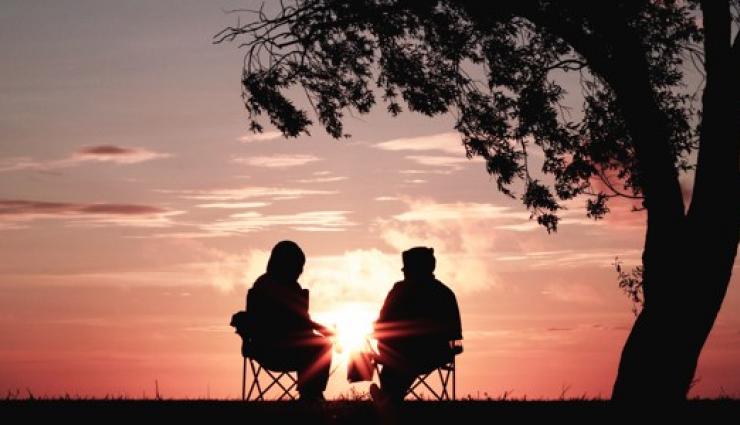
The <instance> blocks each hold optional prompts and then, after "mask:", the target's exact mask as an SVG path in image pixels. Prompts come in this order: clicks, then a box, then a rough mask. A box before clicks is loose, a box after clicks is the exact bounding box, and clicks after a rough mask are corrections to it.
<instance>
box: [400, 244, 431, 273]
mask: <svg viewBox="0 0 740 425" xmlns="http://www.w3.org/2000/svg"><path fill="white" fill-rule="evenodd" d="M402 258H403V269H402V270H403V275H404V277H405V278H406V279H418V278H425V277H430V276H433V275H434V268H435V267H436V265H437V260H436V259H435V258H434V248H427V247H423V246H417V247H414V248H411V249H409V250H406V251H404V252H403V254H402Z"/></svg>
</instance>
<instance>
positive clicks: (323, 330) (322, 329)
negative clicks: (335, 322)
mask: <svg viewBox="0 0 740 425" xmlns="http://www.w3.org/2000/svg"><path fill="white" fill-rule="evenodd" d="M311 327H312V328H313V330H315V331H317V332H318V333H320V334H321V335H324V336H332V335H334V334H335V333H336V332H334V330H333V329H331V328H329V327H327V326H324V325H322V324H321V323H319V322H314V321H313V320H311Z"/></svg>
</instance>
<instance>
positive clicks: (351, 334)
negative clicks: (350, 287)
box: [317, 303, 377, 361]
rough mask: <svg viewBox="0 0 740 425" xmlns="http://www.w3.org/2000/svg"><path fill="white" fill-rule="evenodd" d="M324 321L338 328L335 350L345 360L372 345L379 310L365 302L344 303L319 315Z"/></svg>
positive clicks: (331, 326) (333, 327)
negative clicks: (374, 309)
mask: <svg viewBox="0 0 740 425" xmlns="http://www.w3.org/2000/svg"><path fill="white" fill-rule="evenodd" d="M317 317H318V318H319V320H320V321H321V322H322V323H325V324H326V325H328V326H329V327H330V328H332V329H335V330H336V336H335V338H334V350H335V352H336V353H337V354H338V355H339V356H340V358H341V359H342V360H343V361H346V359H347V358H348V357H349V356H350V355H351V354H352V353H353V352H357V351H366V350H368V349H369V348H370V347H371V346H370V345H369V344H371V338H372V332H373V321H374V320H375V319H377V311H372V310H370V308H369V307H368V306H367V305H365V304H359V303H355V304H344V305H341V306H339V307H338V308H337V309H336V310H333V311H330V312H328V313H325V314H319V315H317Z"/></svg>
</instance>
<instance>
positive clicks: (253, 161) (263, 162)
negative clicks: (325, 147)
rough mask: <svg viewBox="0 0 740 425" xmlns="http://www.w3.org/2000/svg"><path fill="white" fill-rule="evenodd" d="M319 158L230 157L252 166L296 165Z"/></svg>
mask: <svg viewBox="0 0 740 425" xmlns="http://www.w3.org/2000/svg"><path fill="white" fill-rule="evenodd" d="M320 160H321V158H319V157H317V156H314V155H271V156H253V157H249V158H244V157H237V158H234V159H232V162H235V163H237V164H244V165H250V166H253V167H266V168H286V167H298V166H301V165H306V164H309V163H311V162H315V161H320Z"/></svg>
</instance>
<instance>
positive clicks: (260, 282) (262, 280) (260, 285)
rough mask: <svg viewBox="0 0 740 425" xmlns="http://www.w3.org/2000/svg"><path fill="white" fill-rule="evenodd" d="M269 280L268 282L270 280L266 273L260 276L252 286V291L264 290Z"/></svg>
mask: <svg viewBox="0 0 740 425" xmlns="http://www.w3.org/2000/svg"><path fill="white" fill-rule="evenodd" d="M269 280H270V278H269V277H268V276H267V273H265V274H263V275H261V276H260V277H258V278H257V280H255V281H254V283H253V284H252V290H257V291H259V290H262V289H264V288H265V287H266V286H267V284H268V283H269Z"/></svg>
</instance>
